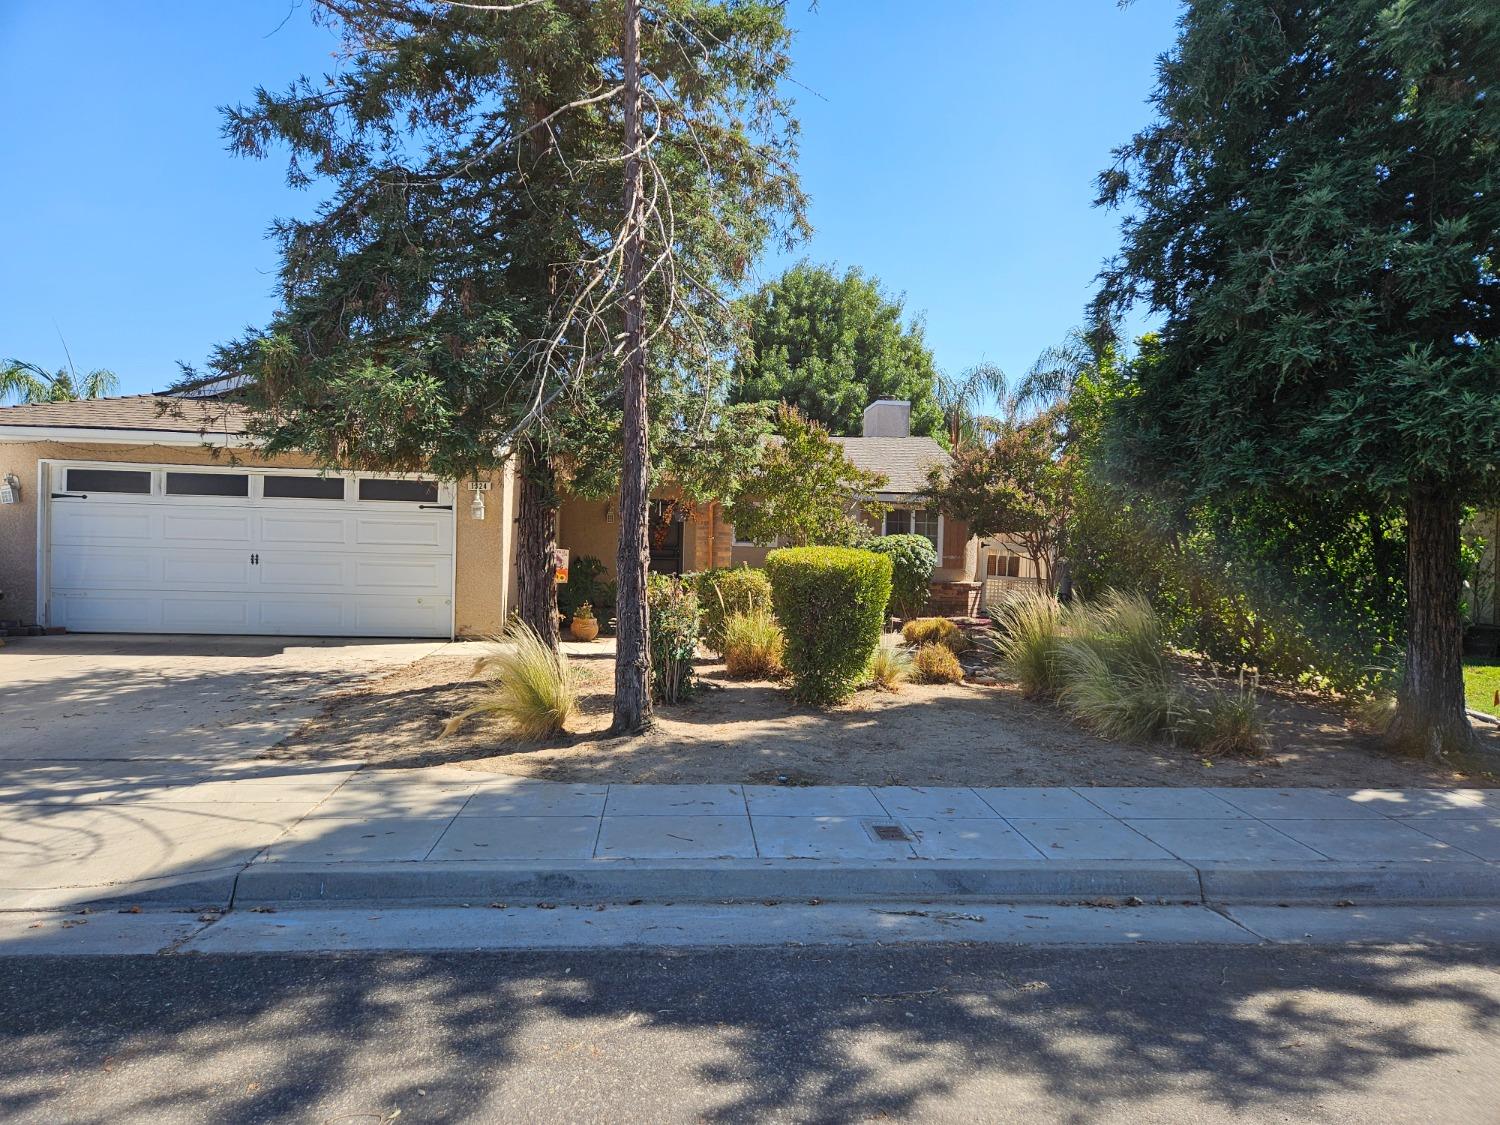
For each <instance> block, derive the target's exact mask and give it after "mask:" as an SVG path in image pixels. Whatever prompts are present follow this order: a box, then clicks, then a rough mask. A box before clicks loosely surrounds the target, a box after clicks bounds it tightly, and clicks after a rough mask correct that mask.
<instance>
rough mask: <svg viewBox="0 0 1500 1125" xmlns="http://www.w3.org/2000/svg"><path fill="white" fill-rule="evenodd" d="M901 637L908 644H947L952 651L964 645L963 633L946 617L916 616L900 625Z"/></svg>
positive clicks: (956, 650)
mask: <svg viewBox="0 0 1500 1125" xmlns="http://www.w3.org/2000/svg"><path fill="white" fill-rule="evenodd" d="M901 639H902V640H903V641H905V642H906V643H907V644H909V645H947V646H948V647H949V648H951V649H952V650H953V651H954V652H958V651H959V650H961V649H962V648H963V647H964V644H965V642H964V634H963V630H962V629H960V628H959V627H958V626H957V625H955V624H953V622H951V621H949V620H948V619H947V618H946V617H918V618H915V619H913V620H911V621H908V622H907V623H906V624H905V625H903V626H902V627H901Z"/></svg>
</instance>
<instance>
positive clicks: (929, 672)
mask: <svg viewBox="0 0 1500 1125" xmlns="http://www.w3.org/2000/svg"><path fill="white" fill-rule="evenodd" d="M912 664H913V665H915V667H916V670H917V679H919V680H921V681H922V682H923V683H924V684H956V683H958V682H959V681H961V680H962V679H963V678H964V669H963V665H961V664H960V663H959V662H958V657H956V656H954V655H953V650H952V649H951V648H949V647H948V646H947V645H945V644H939V643H937V642H932V643H930V644H925V645H923V646H922V647H921V648H919V649H917V654H916V655H915V656H914V657H912Z"/></svg>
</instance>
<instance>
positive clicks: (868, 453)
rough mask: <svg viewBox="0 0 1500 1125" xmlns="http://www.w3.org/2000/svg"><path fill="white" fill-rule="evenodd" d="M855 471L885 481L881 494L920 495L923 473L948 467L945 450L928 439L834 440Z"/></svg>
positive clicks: (861, 438) (868, 438)
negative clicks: (882, 478) (880, 477)
mask: <svg viewBox="0 0 1500 1125" xmlns="http://www.w3.org/2000/svg"><path fill="white" fill-rule="evenodd" d="M833 440H834V441H836V442H838V443H839V444H840V445H842V446H843V447H844V456H845V457H847V458H849V460H850V461H852V462H853V463H854V465H855V467H856V468H860V469H864V470H865V471H866V472H871V473H880V474H882V475H883V476H884V477H885V478H886V484H885V487H884V488H882V489H881V495H883V496H884V495H890V494H893V493H916V494H920V493H924V492H926V491H927V473H928V471H929V470H931V469H936V468H941V467H943V466H945V465H947V464H948V451H947V450H945V449H944V448H943V447H942V446H941V445H939V444H938V443H937V442H936V441H934V440H933V439H932V438H930V437H836V438H834V439H833Z"/></svg>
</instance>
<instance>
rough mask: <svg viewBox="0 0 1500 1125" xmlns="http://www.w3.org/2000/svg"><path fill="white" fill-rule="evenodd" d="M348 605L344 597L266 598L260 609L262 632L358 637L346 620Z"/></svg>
mask: <svg viewBox="0 0 1500 1125" xmlns="http://www.w3.org/2000/svg"><path fill="white" fill-rule="evenodd" d="M344 601H345V599H344V597H332V598H328V597H307V596H298V595H279V594H274V593H273V594H262V595H261V596H260V598H259V599H258V600H257V606H256V622H257V623H258V625H259V629H258V631H259V632H263V633H308V634H319V635H323V636H330V637H338V636H357V635H358V634H357V633H356V632H355V631H354V630H353V629H352V628H350V626H349V623H348V622H347V621H346V620H345V617H346V614H345V608H344Z"/></svg>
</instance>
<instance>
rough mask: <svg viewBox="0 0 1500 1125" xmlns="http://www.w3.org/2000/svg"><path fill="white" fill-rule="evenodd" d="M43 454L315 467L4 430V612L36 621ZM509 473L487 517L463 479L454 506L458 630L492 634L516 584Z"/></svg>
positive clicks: (0, 461) (0, 448) (0, 443)
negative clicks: (12, 487)
mask: <svg viewBox="0 0 1500 1125" xmlns="http://www.w3.org/2000/svg"><path fill="white" fill-rule="evenodd" d="M43 459H53V460H78V461H119V462H154V463H160V464H168V465H207V464H214V465H226V466H228V465H234V464H243V465H247V466H251V467H253V466H256V465H260V466H267V467H274V468H285V469H295V468H312V467H314V464H315V463H314V462H313V461H312V460H311V459H309V458H306V457H300V456H295V455H289V456H282V457H275V458H264V457H260V456H259V455H257V454H256V453H254V452H253V451H251V450H244V449H237V450H224V449H220V450H213V449H208V448H205V447H204V446H201V445H183V446H162V445H110V444H106V443H79V442H51V441H49V442H13V441H5V440H3V437H0V476H3V475H4V474H6V473H14V474H15V475H16V476H17V477H18V478H19V479H20V481H21V503H19V504H5V505H0V591H3V592H4V598H3V599H0V619H4V620H17V619H19V620H21V621H24V622H25V623H26V624H28V625H30V624H35V623H36V622H37V605H36V558H37V543H36V532H37V504H38V503H39V499H40V498H39V495H38V493H39V489H38V487H37V466H38V463H39V462H40V461H42V460H43ZM510 475H511V474H509V473H508V472H506V473H505V474H503V475H502V474H496V475H495V476H494V477H493V478H492V479H493V480H494V484H493V485H492V486H491V491H490V492H488V493H486V496H485V501H486V509H487V510H486V513H485V516H486V518H485V519H484V520H483V521H482V522H481V521H479V520H475V519H473V517H472V516H471V515H470V514H469V504H470V501H472V500H473V493H472V492H470V491H469V490H468V488H467V487H466V486H465V485H463V484H460V485H459V488H458V494H457V500H456V503H455V511H456V514H457V521H456V528H455V540H454V564H455V571H456V573H455V575H454V591H453V593H454V609H455V619H456V629H457V631H458V633H459V634H460V635H464V636H475V635H483V634H486V633H493V632H496V631H498V630H499V629H500V627H501V625H502V624H503V623H504V619H505V607H506V606H507V605H508V604H511V601H510V599H509V598H508V596H507V590H508V589H509V588H510V586H511V585H512V583H513V578H512V576H511V574H510V573H509V569H510V568H509V562H508V559H507V557H506V553H505V552H504V551H502V542H503V539H504V537H505V533H506V531H507V529H508V527H509V515H510V513H511V512H512V511H513V504H512V503H511V498H510V495H509V493H510V491H511V484H510V479H509V478H510Z"/></svg>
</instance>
